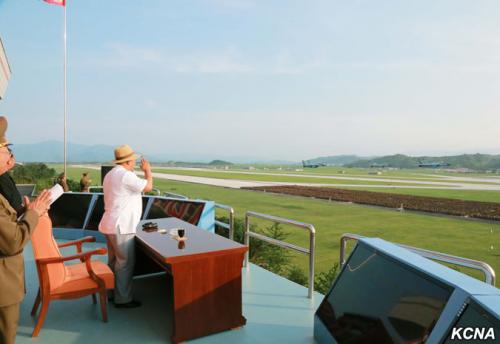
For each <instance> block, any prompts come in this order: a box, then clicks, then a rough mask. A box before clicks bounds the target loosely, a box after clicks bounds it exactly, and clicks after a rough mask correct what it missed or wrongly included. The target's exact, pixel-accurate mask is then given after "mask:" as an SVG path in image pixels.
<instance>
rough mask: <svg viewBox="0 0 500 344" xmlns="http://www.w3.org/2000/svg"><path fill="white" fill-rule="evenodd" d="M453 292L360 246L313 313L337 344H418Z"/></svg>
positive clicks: (427, 333) (435, 320)
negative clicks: (315, 313) (315, 312)
mask: <svg viewBox="0 0 500 344" xmlns="http://www.w3.org/2000/svg"><path fill="white" fill-rule="evenodd" d="M450 294H451V288H449V287H447V286H445V285H444V284H442V283H440V282H439V281H434V280H431V279H430V278H429V277H427V276H425V275H424V274H422V273H420V272H418V271H416V270H413V269H412V268H410V267H408V266H404V265H403V264H402V263H400V262H397V261H396V260H394V259H392V258H390V257H387V256H385V255H383V254H381V253H379V252H376V251H374V250H372V249H370V248H368V247H365V246H364V245H360V244H358V246H357V247H356V248H355V250H354V252H353V253H352V255H351V257H350V258H349V260H348V262H347V265H346V267H345V269H344V270H343V272H342V273H341V275H340V276H339V277H338V279H337V280H336V281H335V283H334V286H333V288H332V289H331V290H330V293H329V294H328V295H327V296H326V297H325V299H324V300H323V302H322V304H321V305H320V307H319V309H318V312H317V315H318V317H319V318H320V319H321V320H322V322H323V323H324V325H325V326H326V327H327V329H328V331H329V332H330V333H331V334H332V336H333V337H334V338H335V339H336V340H337V342H338V343H340V344H342V343H380V344H382V343H388V344H390V343H420V342H424V341H425V340H426V338H427V336H428V335H429V334H430V333H431V331H432V329H433V327H434V325H435V323H436V322H437V320H438V318H439V316H440V315H441V312H442V310H443V308H444V306H445V305H446V302H447V301H448V298H449V296H450Z"/></svg>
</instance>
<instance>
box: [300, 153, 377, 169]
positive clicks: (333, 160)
mask: <svg viewBox="0 0 500 344" xmlns="http://www.w3.org/2000/svg"><path fill="white" fill-rule="evenodd" d="M364 159H373V157H360V156H357V155H334V156H322V157H318V158H314V159H308V160H307V162H308V163H310V164H327V165H334V166H342V165H347V164H351V163H353V162H356V161H359V160H364Z"/></svg>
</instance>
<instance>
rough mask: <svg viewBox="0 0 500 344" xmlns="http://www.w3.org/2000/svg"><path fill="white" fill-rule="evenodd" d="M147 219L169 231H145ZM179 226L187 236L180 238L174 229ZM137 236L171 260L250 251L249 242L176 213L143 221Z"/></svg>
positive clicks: (139, 239) (155, 253)
mask: <svg viewBox="0 0 500 344" xmlns="http://www.w3.org/2000/svg"><path fill="white" fill-rule="evenodd" d="M145 222H154V223H157V224H158V229H159V230H161V229H166V233H165V234H162V233H160V232H158V231H153V232H145V231H143V230H142V224H143V223H145ZM175 228H183V229H184V230H185V235H184V237H185V238H186V240H184V241H178V240H177V239H176V237H175V236H174V235H172V234H171V233H170V232H171V230H172V229H175ZM136 240H138V241H139V244H140V245H143V246H146V247H147V248H148V249H149V250H150V251H151V252H152V253H153V254H154V255H155V257H156V258H157V259H159V260H161V261H162V262H164V263H167V264H168V263H176V262H182V261H186V260H191V259H195V258H197V257H199V258H201V257H204V256H209V255H222V254H228V253H244V252H246V251H247V247H246V246H245V245H241V244H239V243H237V242H235V241H232V240H229V239H226V238H224V237H222V236H220V235H217V234H214V233H211V232H208V231H206V230H204V229H200V228H199V227H196V226H194V225H192V224H190V223H188V222H185V221H182V220H180V219H178V218H175V217H170V218H164V219H155V220H143V221H141V222H140V223H139V225H138V226H137V234H136Z"/></svg>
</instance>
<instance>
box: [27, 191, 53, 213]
mask: <svg viewBox="0 0 500 344" xmlns="http://www.w3.org/2000/svg"><path fill="white" fill-rule="evenodd" d="M24 205H25V207H26V209H32V210H34V211H35V212H36V213H37V214H38V216H42V215H45V214H46V213H47V211H48V210H49V207H50V193H49V191H47V190H43V191H42V192H41V193H40V194H39V195H38V197H37V198H35V200H34V201H33V202H30V200H29V198H28V197H26V196H24Z"/></svg>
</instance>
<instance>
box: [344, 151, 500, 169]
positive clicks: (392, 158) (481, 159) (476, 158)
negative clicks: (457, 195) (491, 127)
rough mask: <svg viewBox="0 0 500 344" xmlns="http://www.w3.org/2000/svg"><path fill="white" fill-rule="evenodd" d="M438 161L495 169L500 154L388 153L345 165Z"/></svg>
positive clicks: (409, 164)
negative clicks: (435, 155) (433, 154)
mask: <svg viewBox="0 0 500 344" xmlns="http://www.w3.org/2000/svg"><path fill="white" fill-rule="evenodd" d="M421 162H422V163H430V162H439V163H447V164H450V166H447V167H446V168H468V169H471V170H481V171H485V170H497V169H500V155H489V154H462V155H455V156H439V157H431V156H418V157H411V156H407V155H403V154H396V155H388V156H383V157H379V158H375V159H369V160H358V161H356V162H352V163H349V164H346V167H363V168H369V167H372V166H377V165H378V166H387V167H395V168H417V167H418V164H419V163H421Z"/></svg>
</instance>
